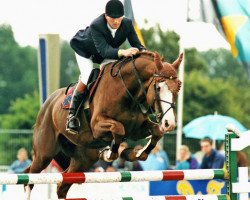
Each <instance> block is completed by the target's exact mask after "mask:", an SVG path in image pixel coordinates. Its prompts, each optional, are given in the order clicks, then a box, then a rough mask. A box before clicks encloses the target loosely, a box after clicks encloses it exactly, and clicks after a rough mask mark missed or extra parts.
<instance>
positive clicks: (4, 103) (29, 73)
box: [0, 25, 38, 113]
mask: <svg viewBox="0 0 250 200" xmlns="http://www.w3.org/2000/svg"><path fill="white" fill-rule="evenodd" d="M0 44H1V46H0V91H1V95H0V102H1V106H0V113H6V112H7V111H8V108H9V106H10V102H11V101H13V100H14V99H15V98H17V97H23V96H24V94H26V93H32V92H33V91H34V90H35V89H38V81H37V80H38V72H37V50H36V49H34V48H32V47H30V46H27V47H20V46H19V45H18V44H17V42H16V41H15V39H14V35H13V32H12V29H11V27H10V26H9V25H1V26H0Z"/></svg>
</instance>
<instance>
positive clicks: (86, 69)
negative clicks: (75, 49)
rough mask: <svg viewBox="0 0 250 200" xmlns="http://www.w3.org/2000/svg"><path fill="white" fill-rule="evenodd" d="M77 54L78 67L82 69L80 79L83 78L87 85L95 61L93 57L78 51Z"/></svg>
mask: <svg viewBox="0 0 250 200" xmlns="http://www.w3.org/2000/svg"><path fill="white" fill-rule="evenodd" d="M75 55H76V61H77V64H78V67H79V69H80V76H79V80H81V81H82V83H83V84H85V85H87V82H88V79H89V75H90V73H91V71H92V69H93V62H92V60H91V59H89V58H84V57H82V56H79V55H78V54H77V53H75Z"/></svg>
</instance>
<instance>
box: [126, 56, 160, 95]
mask: <svg viewBox="0 0 250 200" xmlns="http://www.w3.org/2000/svg"><path fill="white" fill-rule="evenodd" d="M152 63H153V61H152V59H150V58H148V57H145V56H143V57H139V58H137V59H136V60H135V61H134V63H133V62H130V63H128V66H127V69H128V74H129V76H128V79H130V84H129V85H128V90H132V91H134V92H135V93H134V97H135V98H136V99H141V98H142V99H144V97H145V92H147V91H148V89H149V86H150V83H152V77H153V74H154V73H155V67H154V65H153V64H152ZM133 65H134V66H133ZM131 69H132V73H131ZM129 72H130V73H129Z"/></svg>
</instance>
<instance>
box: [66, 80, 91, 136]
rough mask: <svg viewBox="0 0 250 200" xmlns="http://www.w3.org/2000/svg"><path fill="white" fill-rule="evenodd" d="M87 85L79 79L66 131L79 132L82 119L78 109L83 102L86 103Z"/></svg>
mask: <svg viewBox="0 0 250 200" xmlns="http://www.w3.org/2000/svg"><path fill="white" fill-rule="evenodd" d="M87 93H88V92H87V86H86V85H85V84H83V83H82V82H81V80H79V82H78V84H77V86H76V88H75V91H74V93H73V97H72V100H71V103H70V109H69V115H68V121H67V125H66V131H68V132H69V133H71V134H78V133H79V128H80V120H79V119H78V116H77V114H78V109H80V108H79V106H80V104H81V102H82V101H83V102H82V104H84V101H85V100H86V98H87Z"/></svg>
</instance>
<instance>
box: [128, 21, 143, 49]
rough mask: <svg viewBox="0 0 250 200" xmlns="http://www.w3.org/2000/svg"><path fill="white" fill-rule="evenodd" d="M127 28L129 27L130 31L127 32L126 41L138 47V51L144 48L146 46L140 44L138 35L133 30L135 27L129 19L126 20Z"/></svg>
mask: <svg viewBox="0 0 250 200" xmlns="http://www.w3.org/2000/svg"><path fill="white" fill-rule="evenodd" d="M128 26H129V27H128V28H129V29H130V33H129V34H128V41H129V44H130V45H131V46H132V47H136V48H138V49H139V50H140V51H142V50H145V49H146V48H145V47H144V46H143V45H142V44H141V42H140V40H139V39H138V36H137V34H136V32H135V28H134V26H133V23H132V21H131V20H128Z"/></svg>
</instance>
